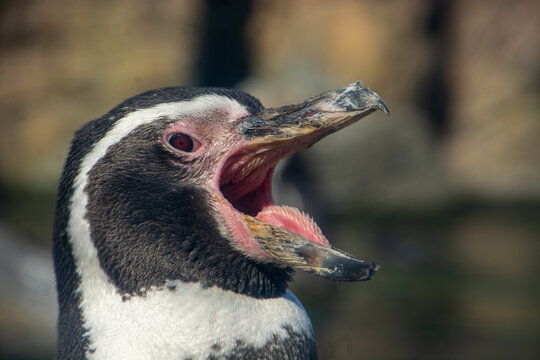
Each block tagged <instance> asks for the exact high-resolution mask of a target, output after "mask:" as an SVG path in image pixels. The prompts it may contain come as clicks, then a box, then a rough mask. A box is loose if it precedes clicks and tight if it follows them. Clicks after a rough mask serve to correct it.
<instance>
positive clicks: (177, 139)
mask: <svg viewBox="0 0 540 360" xmlns="http://www.w3.org/2000/svg"><path fill="white" fill-rule="evenodd" d="M169 145H171V146H172V147H173V148H175V149H178V150H180V151H183V152H192V151H193V148H194V146H195V144H194V143H193V139H192V138H191V137H190V136H189V135H186V134H183V133H177V134H172V135H171V137H170V138H169Z"/></svg>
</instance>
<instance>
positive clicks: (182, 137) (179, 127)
mask: <svg viewBox="0 0 540 360" xmlns="http://www.w3.org/2000/svg"><path fill="white" fill-rule="evenodd" d="M195 134H197V130H196V129H195V128H193V127H192V126H189V125H187V124H183V123H176V124H174V125H172V126H171V127H170V128H168V129H167V130H166V131H165V133H164V134H163V142H164V143H165V144H168V145H169V146H170V147H172V148H174V149H176V150H179V151H183V152H187V153H190V154H192V155H200V153H202V152H203V151H204V150H205V145H204V143H203V142H201V141H199V140H198V139H197V137H196V135H195ZM190 140H191V142H190ZM191 143H192V147H191V150H190V149H189V148H190V146H188V145H191Z"/></svg>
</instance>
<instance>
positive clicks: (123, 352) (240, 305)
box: [81, 281, 312, 359]
mask: <svg viewBox="0 0 540 360" xmlns="http://www.w3.org/2000/svg"><path fill="white" fill-rule="evenodd" d="M103 285H105V286H103ZM169 287H170V288H173V287H174V289H173V290H172V289H170V288H169ZM81 295H82V304H81V305H82V315H83V319H84V323H85V327H86V328H87V329H88V332H87V335H89V340H90V351H89V353H88V354H87V355H88V357H89V358H94V359H104V358H119V357H125V358H129V359H185V358H192V359H199V358H200V359H203V358H204V359H206V358H208V357H209V356H210V355H214V356H219V355H220V354H227V353H229V352H231V351H232V350H233V349H234V348H235V346H237V344H238V342H241V343H242V344H245V345H247V346H253V347H254V348H258V347H262V346H264V345H265V344H266V343H267V342H269V341H270V340H272V339H273V337H274V335H277V336H279V337H282V338H287V337H288V333H287V331H286V329H285V328H284V326H288V327H289V328H290V329H291V330H292V331H294V332H297V333H306V334H311V332H312V330H311V324H310V321H309V319H308V317H307V314H306V312H305V310H304V308H303V307H302V305H301V304H300V303H299V301H298V300H297V299H296V297H295V296H294V295H293V294H292V293H291V292H289V291H287V293H286V294H285V295H284V296H283V297H280V298H275V299H254V298H251V297H249V296H244V295H239V294H235V293H233V292H231V291H223V290H221V289H218V288H215V287H214V288H208V289H203V288H201V286H200V285H199V284H198V283H183V282H181V281H174V282H169V283H168V287H165V288H163V289H150V290H148V291H147V293H146V296H136V297H132V298H130V299H127V300H124V301H123V300H122V298H121V296H120V295H119V294H117V293H116V292H115V290H114V288H113V286H112V285H111V284H102V285H101V286H95V284H94V287H93V291H91V293H82V294H81Z"/></svg>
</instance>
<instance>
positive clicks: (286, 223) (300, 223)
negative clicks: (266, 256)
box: [256, 205, 330, 247]
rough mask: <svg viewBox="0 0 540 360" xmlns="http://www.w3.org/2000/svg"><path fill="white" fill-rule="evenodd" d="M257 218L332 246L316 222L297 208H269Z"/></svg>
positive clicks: (274, 206)
mask: <svg viewBox="0 0 540 360" xmlns="http://www.w3.org/2000/svg"><path fill="white" fill-rule="evenodd" d="M256 218H257V219H259V220H261V221H264V222H266V223H269V224H272V225H274V226H277V227H280V228H282V229H284V230H287V231H290V232H293V233H296V234H298V235H300V236H303V237H305V238H306V239H309V240H311V241H313V242H316V243H317V244H321V245H324V246H328V247H329V246H330V243H329V242H328V240H326V238H325V237H324V235H323V233H322V231H321V229H320V228H319V227H318V226H317V224H316V223H315V221H313V219H312V218H311V217H310V216H309V215H307V214H305V213H303V212H301V211H300V210H298V209H296V208H293V207H290V206H277V205H272V206H267V207H265V208H264V209H262V211H260V212H259V213H258V214H257V216H256Z"/></svg>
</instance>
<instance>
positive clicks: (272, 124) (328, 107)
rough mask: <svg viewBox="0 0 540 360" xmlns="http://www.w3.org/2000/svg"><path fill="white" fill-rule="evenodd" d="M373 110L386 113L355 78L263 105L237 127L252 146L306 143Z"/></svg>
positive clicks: (375, 95)
mask: <svg viewBox="0 0 540 360" xmlns="http://www.w3.org/2000/svg"><path fill="white" fill-rule="evenodd" d="M376 110H381V111H383V112H384V113H385V114H387V115H390V111H389V110H388V107H387V106H386V104H385V103H384V102H383V101H382V99H381V98H380V96H379V95H378V94H377V93H375V92H374V91H372V90H371V89H369V88H366V87H362V86H360V82H356V83H354V84H351V85H349V86H347V87H345V88H341V89H337V90H333V91H328V92H325V93H323V94H321V95H318V96H314V97H312V98H309V99H307V100H305V101H304V102H302V103H299V104H293V105H285V106H282V107H279V108H270V109H264V110H263V111H262V112H260V113H259V114H257V116H256V117H253V118H251V119H250V121H247V122H243V123H242V124H241V131H242V133H243V135H244V136H245V137H246V138H247V139H253V146H254V147H257V148H260V149H265V148H272V147H275V146H279V145H280V144H282V143H284V142H288V141H290V140H293V141H295V142H297V141H301V143H302V144H303V145H307V146H309V145H312V144H313V143H314V142H316V141H318V140H320V139H321V138H323V137H325V136H327V135H329V134H331V133H333V132H336V131H338V130H340V129H342V128H344V127H346V126H348V125H350V124H352V123H354V122H356V121H358V120H360V119H361V118H363V117H365V116H367V115H369V114H371V113H372V112H374V111H376ZM298 150H300V149H297V151H298Z"/></svg>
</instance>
